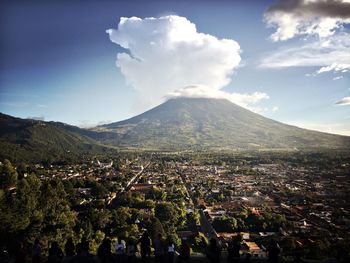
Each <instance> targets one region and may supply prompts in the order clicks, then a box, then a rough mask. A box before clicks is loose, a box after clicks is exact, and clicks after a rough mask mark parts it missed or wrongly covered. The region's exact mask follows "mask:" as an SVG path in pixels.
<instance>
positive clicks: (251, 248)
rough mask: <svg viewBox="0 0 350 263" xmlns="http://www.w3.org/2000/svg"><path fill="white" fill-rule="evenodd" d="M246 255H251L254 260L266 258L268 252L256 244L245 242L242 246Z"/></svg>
mask: <svg viewBox="0 0 350 263" xmlns="http://www.w3.org/2000/svg"><path fill="white" fill-rule="evenodd" d="M242 251H243V252H244V253H250V254H251V256H252V257H253V258H265V257H266V252H265V251H264V250H263V249H261V248H260V247H259V246H258V245H257V244H256V243H255V242H248V241H244V243H243V245H242Z"/></svg>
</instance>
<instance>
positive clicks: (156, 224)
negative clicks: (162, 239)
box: [147, 217, 165, 238]
mask: <svg viewBox="0 0 350 263" xmlns="http://www.w3.org/2000/svg"><path fill="white" fill-rule="evenodd" d="M147 229H148V231H149V234H150V236H151V237H152V238H155V237H156V235H158V234H161V235H162V236H165V231H164V228H163V225H162V223H161V222H160V220H159V219H158V218H157V217H153V218H152V219H151V220H150V222H149V223H148V226H147Z"/></svg>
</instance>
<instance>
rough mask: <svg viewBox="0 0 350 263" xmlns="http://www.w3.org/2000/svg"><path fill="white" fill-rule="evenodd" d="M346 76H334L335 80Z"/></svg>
mask: <svg viewBox="0 0 350 263" xmlns="http://www.w3.org/2000/svg"><path fill="white" fill-rule="evenodd" d="M342 78H344V77H343V76H338V77H334V78H333V80H339V79H342Z"/></svg>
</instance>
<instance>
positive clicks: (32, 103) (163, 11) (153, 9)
mask: <svg viewBox="0 0 350 263" xmlns="http://www.w3.org/2000/svg"><path fill="white" fill-rule="evenodd" d="M325 1H326V0H325ZM343 1H344V3H343ZM284 2H285V1H279V5H276V3H277V1H147V4H145V3H146V1H57V2H55V1H32V2H31V3H26V2H25V1H23V2H22V1H2V2H1V4H0V5H1V6H0V10H1V11H0V16H1V20H2V21H1V26H0V33H1V40H0V52H1V53H0V54H1V60H0V112H3V113H6V114H10V115H14V116H17V117H22V118H28V117H35V118H44V119H45V120H55V121H62V122H66V123H70V124H74V125H79V126H92V125H96V124H99V123H105V122H112V121H118V120H122V119H125V118H128V117H131V116H133V115H135V114H137V113H141V112H142V111H144V110H147V109H149V108H150V107H153V106H155V105H157V104H159V103H161V102H162V101H163V100H164V98H165V97H168V93H169V92H170V93H174V89H175V86H171V85H169V87H167V88H164V89H163V87H162V86H159V85H161V84H162V85H163V86H164V81H166V80H167V79H164V81H163V82H161V80H162V79H161V78H162V76H160V75H161V73H160V72H162V73H164V72H163V71H161V70H162V69H164V66H163V65H164V64H162V61H161V60H162V58H164V57H163V56H159V54H163V53H164V52H163V51H162V50H161V48H160V47H159V46H158V50H156V51H154V52H153V51H152V52H151V53H150V52H149V50H147V49H142V47H144V46H145V45H144V43H143V42H142V41H145V43H146V41H148V42H147V43H149V41H151V40H152V39H149V35H147V34H146V35H145V36H144V37H143V38H140V37H139V36H135V34H134V33H133V32H131V31H130V30H129V29H128V28H126V29H125V32H122V31H121V29H119V31H118V30H117V27H118V23H119V21H120V18H121V17H127V18H130V17H133V16H135V17H138V18H140V20H139V22H138V26H140V27H141V29H142V30H152V28H153V27H157V28H156V29H157V30H159V29H164V30H165V31H166V30H168V29H169V27H167V26H164V25H163V24H162V23H163V22H164V21H166V22H169V21H168V20H167V19H164V20H160V19H159V18H160V17H167V16H173V17H175V20H176V21H177V20H178V18H179V17H180V18H183V20H181V21H183V22H184V28H186V27H187V25H190V24H194V25H195V26H196V32H192V33H190V34H193V36H194V39H195V40H194V41H197V38H200V39H201V41H202V38H204V40H203V41H204V42H205V41H206V38H207V37H205V36H203V35H200V34H199V33H204V34H206V35H210V37H209V38H208V39H209V40H208V41H209V44H208V45H206V44H203V45H204V46H201V48H202V50H203V51H202V55H203V56H205V57H206V59H207V58H208V57H210V59H207V60H206V63H208V64H207V65H211V64H210V63H213V67H216V66H217V64H218V63H219V64H220V63H221V60H220V59H221V58H220V56H221V55H222V56H223V57H225V53H223V52H225V51H226V50H227V49H225V48H222V39H223V38H225V39H229V40H230V41H231V42H230V43H229V46H228V48H230V47H231V46H232V47H234V45H235V43H237V44H238V45H239V50H238V51H237V50H236V51H237V52H236V53H235V52H234V51H232V52H230V51H228V57H230V55H232V59H233V60H234V63H231V62H232V61H228V64H227V65H226V66H225V67H224V68H220V67H219V68H218V69H217V71H215V72H214V73H215V74H216V73H218V74H221V75H220V76H222V77H227V78H228V79H229V81H227V83H226V84H223V83H224V81H222V79H221V80H220V78H219V77H218V80H217V81H213V82H212V81H211V80H212V79H209V80H208V79H206V78H205V77H202V76H200V74H199V76H198V78H195V80H196V82H198V84H201V85H202V84H203V85H206V84H211V86H212V87H211V86H210V87H208V88H206V89H202V92H207V93H208V94H209V93H210V94H214V93H215V94H219V93H220V96H224V97H225V96H226V95H227V96H228V98H232V100H233V101H234V102H236V103H238V104H240V105H242V106H245V107H247V108H249V109H251V110H254V111H256V112H258V113H260V114H262V115H264V116H267V117H270V118H273V119H276V120H279V121H282V122H285V123H290V124H295V125H298V126H301V127H306V128H311V129H317V130H322V131H327V132H332V133H340V134H348V135H350V105H349V104H350V102H349V101H350V98H349V97H350V90H349V88H350V85H349V84H350V78H349V68H350V67H348V66H349V64H350V59H349V55H348V54H350V50H349V42H348V41H347V40H346V39H347V37H348V34H349V24H347V21H348V20H346V19H349V18H347V17H345V18H344V16H342V15H341V14H340V15H339V17H338V16H337V14H327V13H324V12H322V13H320V14H318V13H314V11H310V10H315V8H312V6H311V7H310V8H309V6H307V3H303V1H299V2H301V4H300V5H301V6H294V7H293V8H292V9H291V10H286V8H281V6H282V7H283V4H284ZM303 4H304V6H303ZM339 4H347V2H346V1H345V0H339ZM308 8H309V9H308ZM300 10H303V11H302V12H305V13H302V14H301V15H300V12H301V11H300ZM307 10H309V11H307ZM282 11H283V12H284V13H283V12H282ZM281 12H282V13H281ZM293 12H294V13H298V16H295V15H294V13H293ZM281 14H283V16H281ZM286 16H289V18H292V19H289V20H288V21H292V22H291V24H286V23H285V21H283V18H284V17H286ZM146 17H154V18H156V19H157V20H156V21H158V22H159V23H157V24H156V25H155V24H151V25H150V26H149V25H148V24H147V20H146V19H145V18H146ZM296 17H299V18H296ZM300 17H301V18H300ZM293 19H294V20H293ZM298 19H299V20H298ZM300 19H304V20H300ZM179 21H180V20H179ZM293 22H294V23H295V24H297V25H298V28H296V27H295V26H294V25H293ZM128 23H129V24H130V25H131V26H132V23H134V21H132V20H127V21H126V25H128ZM146 24H147V26H146ZM324 25H326V26H324ZM339 25H340V26H339ZM110 28H112V29H114V30H115V31H114V33H113V34H114V36H116V40H115V41H113V39H112V38H113V35H112V36H111V39H110V37H109V36H108V34H107V33H106V30H107V29H110ZM128 30H129V31H128ZM179 30H180V32H182V31H181V30H182V28H179ZM327 30H328V31H327ZM276 32H278V33H276ZM162 37H163V35H161V36H159V39H158V40H162ZM211 37H214V38H215V39H213V41H214V42H213V43H216V44H217V46H216V47H215V48H216V49H215V50H213V49H212V45H211V44H210V43H211V42H210V41H211V40H212V39H211ZM135 39H137V40H138V46H133V47H130V48H125V47H124V48H122V47H121V46H120V45H121V43H127V44H128V45H129V46H131V44H130V43H132V41H134V40H135ZM349 39H350V38H349ZM111 40H112V41H111ZM128 41H129V42H128ZM170 44H172V42H171V43H170ZM216 44H215V45H216ZM230 45H231V46H230ZM156 47H157V46H156ZM195 47H196V45H195V44H193V43H187V45H186V49H188V50H189V52H190V51H191V52H196V50H195V49H194V48H195ZM177 50H180V51H181V49H177ZM138 51H139V52H144V53H145V54H150V55H149V56H154V57H151V58H149V59H150V60H149V63H153V62H154V61H158V59H159V63H153V64H152V67H147V64H145V68H146V69H145V72H142V74H140V72H139V71H137V72H135V67H132V66H129V65H128V64H127V61H126V62H125V61H124V62H123V61H122V60H120V59H117V63H119V64H120V65H119V67H117V66H116V56H117V54H118V53H119V54H120V53H123V52H124V53H126V54H130V56H131V57H129V58H127V59H129V60H130V59H133V58H134V57H133V56H134V54H136V53H137V52H138ZM180 51H178V52H180ZM219 53H220V54H221V55H218V57H216V58H215V59H214V58H213V59H211V58H212V57H213V56H215V54H219ZM190 54H191V53H190ZM178 55H179V56H181V54H180V53H179V54H178ZM146 56H148V55H146ZM236 56H239V59H238V60H237V59H236V58H237V57H236ZM141 59H142V60H143V59H144V60H143V62H145V61H146V60H147V59H146V58H141ZM222 59H224V58H222ZM199 60H200V59H199ZM118 61H119V62H118ZM186 62H187V60H186V58H183V60H181V63H185V64H186ZM192 62H193V61H191V63H192ZM226 62H227V61H226ZM226 62H225V63H226ZM164 63H165V62H164ZM179 63H180V62H179ZM181 63H180V64H179V65H181ZM193 63H194V62H193ZM215 63H216V64H215ZM148 65H149V64H148ZM196 69H198V70H201V65H200V64H198V68H197V66H196V65H192V64H191V68H190V70H193V72H194V73H193V74H195V73H196V72H195V70H196ZM123 71H124V72H125V71H128V72H129V73H128V74H126V73H122V72H123ZM169 71H171V69H169ZM208 72H209V73H213V71H208ZM232 72H233V74H231V73H232ZM153 73H154V77H153V76H152V78H151V79H150V80H149V81H150V82H149V83H148V85H151V86H152V87H150V88H148V86H146V85H144V84H143V83H142V77H147V76H149V75H150V74H153ZM157 73H158V77H157ZM172 73H173V72H169V75H171V74H172ZM214 73H213V74H214ZM189 74H191V72H189ZM203 74H204V75H205V74H206V73H205V69H204V72H203ZM135 76H136V77H137V78H139V79H136V80H135ZM159 79H160V80H159ZM180 79H181V81H180V82H179V83H181V84H187V82H186V81H188V82H189V83H188V85H192V84H197V83H190V81H189V80H188V76H181V77H180ZM152 81H154V85H153V82H152ZM212 83H214V84H212ZM174 85H175V84H174ZM158 87H159V92H157V91H158ZM181 88H183V87H178V89H181ZM187 91H188V90H187ZM176 94H183V93H182V91H180V92H179V93H176ZM337 102H338V104H336V103H337Z"/></svg>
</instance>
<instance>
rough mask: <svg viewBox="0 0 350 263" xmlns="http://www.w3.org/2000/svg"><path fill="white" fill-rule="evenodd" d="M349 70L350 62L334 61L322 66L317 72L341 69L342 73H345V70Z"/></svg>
mask: <svg viewBox="0 0 350 263" xmlns="http://www.w3.org/2000/svg"><path fill="white" fill-rule="evenodd" d="M349 37H350V36H349ZM349 70H350V63H349V64H338V63H333V64H332V65H329V66H326V67H322V68H320V69H319V70H318V71H317V72H316V74H321V73H324V72H330V71H334V72H338V71H341V72H342V73H345V72H348V71H349Z"/></svg>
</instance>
